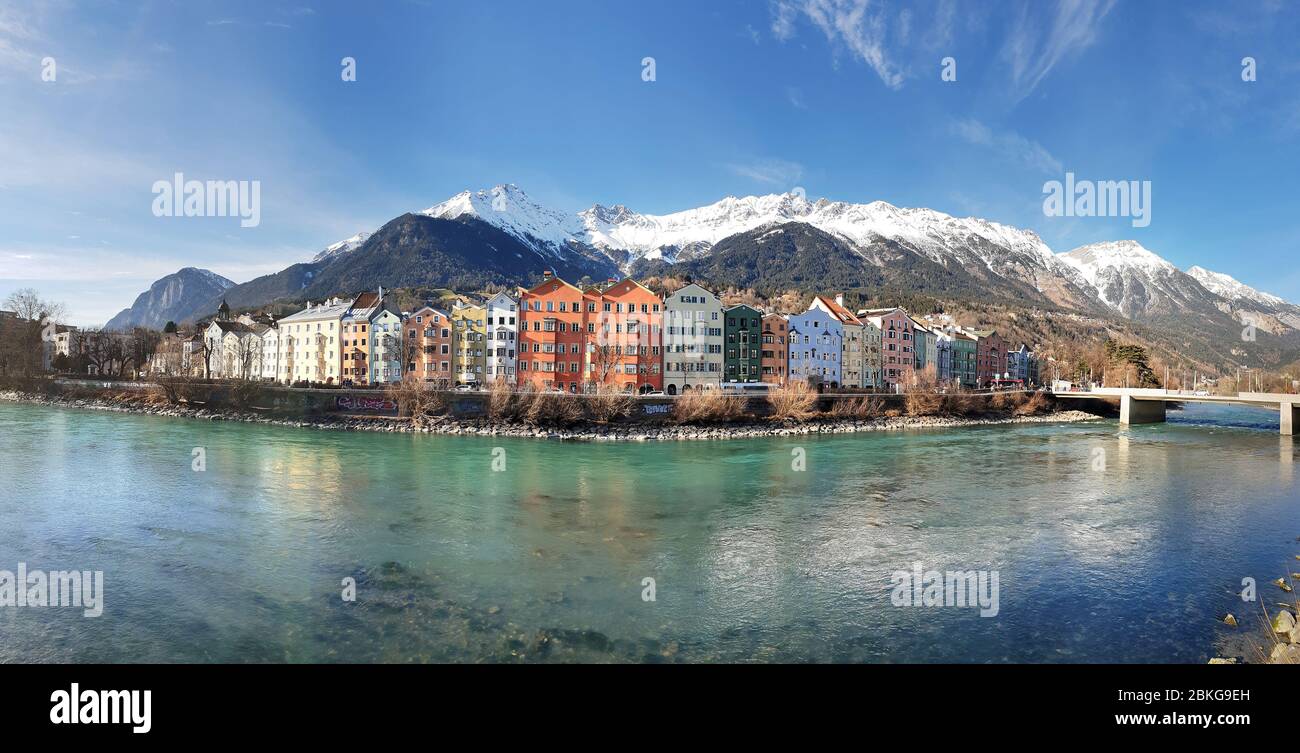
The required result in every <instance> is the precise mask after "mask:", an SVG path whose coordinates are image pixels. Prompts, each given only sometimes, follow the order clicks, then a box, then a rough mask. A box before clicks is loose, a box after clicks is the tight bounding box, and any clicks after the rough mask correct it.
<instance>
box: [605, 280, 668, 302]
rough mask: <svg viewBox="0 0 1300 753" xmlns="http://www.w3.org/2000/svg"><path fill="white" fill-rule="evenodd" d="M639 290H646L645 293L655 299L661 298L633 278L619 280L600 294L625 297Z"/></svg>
mask: <svg viewBox="0 0 1300 753" xmlns="http://www.w3.org/2000/svg"><path fill="white" fill-rule="evenodd" d="M637 288H640V289H641V290H644V291H645V292H647V293H649V294H650V295H652V296H654V297H655V298H658V297H659V296H657V295H655V292H654V291H653V290H651V289H650V288H647V287H646V286H644V285H642V284H641V283H639V282H637V281H636V280H633V279H632V278H631V277H624V278H623V279H621V280H619V281H618V282H616V283H614V284H613V285H610V286H609V287H607V288H605V289H604V290H602V291H599V292H600V294H601V295H623V294H625V293H630V292H632V291H633V290H636V289H637Z"/></svg>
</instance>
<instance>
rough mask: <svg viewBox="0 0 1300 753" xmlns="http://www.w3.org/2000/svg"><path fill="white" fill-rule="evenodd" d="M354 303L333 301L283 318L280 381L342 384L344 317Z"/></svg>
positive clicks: (308, 305)
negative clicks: (340, 380) (340, 378)
mask: <svg viewBox="0 0 1300 753" xmlns="http://www.w3.org/2000/svg"><path fill="white" fill-rule="evenodd" d="M351 308H352V301H340V300H339V299H338V298H331V299H329V300H326V301H323V302H321V303H318V304H312V303H311V302H310V301H308V303H307V308H305V309H303V310H302V311H299V312H298V313H296V314H291V315H289V316H286V317H285V318H283V319H281V320H280V321H279V322H278V323H277V324H278V328H279V331H280V339H279V347H278V353H277V355H278V358H279V362H280V363H279V373H278V375H277V377H276V381H278V382H284V383H286V384H292V383H293V382H299V381H306V382H324V383H327V384H338V383H339V377H340V370H341V368H342V360H343V359H342V356H341V352H342V351H341V345H340V340H341V335H342V321H343V317H344V316H346V315H347V313H348V311H349V310H350V309H351Z"/></svg>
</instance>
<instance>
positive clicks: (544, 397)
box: [524, 392, 582, 427]
mask: <svg viewBox="0 0 1300 753" xmlns="http://www.w3.org/2000/svg"><path fill="white" fill-rule="evenodd" d="M580 399H581V398H578V397H574V396H572V395H561V394H559V393H555V392H538V393H536V394H535V395H533V396H532V399H531V400H530V401H529V404H528V410H527V412H526V413H525V414H524V420H525V421H527V422H528V423H530V424H532V425H533V426H557V427H563V426H571V425H573V424H575V423H577V422H578V421H581V420H582V404H581V403H580V402H579V400H580Z"/></svg>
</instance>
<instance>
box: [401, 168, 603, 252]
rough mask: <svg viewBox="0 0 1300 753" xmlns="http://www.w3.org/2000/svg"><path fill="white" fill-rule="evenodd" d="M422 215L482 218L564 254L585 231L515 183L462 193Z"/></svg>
mask: <svg viewBox="0 0 1300 753" xmlns="http://www.w3.org/2000/svg"><path fill="white" fill-rule="evenodd" d="M420 214H423V215H427V216H429V217H438V218H441V219H445V220H454V219H460V218H463V217H472V218H475V219H479V220H482V221H484V222H486V223H488V224H489V225H494V226H496V227H498V228H500V229H501V230H504V231H505V232H507V233H509V234H510V235H513V236H514V237H516V238H518V239H519V240H521V241H523V242H525V243H533V244H536V243H540V244H541V245H542V246H543V247H545V248H547V249H548V250H550V251H552V252H554V253H558V254H561V255H562V254H563V252H564V249H565V248H566V247H567V246H568V245H569V243H570V242H572V241H575V240H577V239H578V238H579V237H580V236H581V230H582V225H581V223H580V222H579V221H578V218H577V217H576V216H574V215H571V214H566V213H564V212H560V211H558V210H555V209H550V208H548V207H544V206H542V205H540V204H538V203H536V202H534V201H533V200H532V199H530V198H528V195H527V194H525V193H524V192H523V191H522V190H520V188H519V187H518V186H516V185H514V184H508V185H500V186H495V187H493V188H490V189H487V190H483V191H461V192H460V193H458V194H456V195H455V196H453V197H451V198H450V199H447V200H446V201H444V202H442V203H440V204H434V205H433V206H431V207H429V208H428V209H426V210H424V211H423V212H420Z"/></svg>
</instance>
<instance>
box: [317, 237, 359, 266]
mask: <svg viewBox="0 0 1300 753" xmlns="http://www.w3.org/2000/svg"><path fill="white" fill-rule="evenodd" d="M369 237H370V233H367V232H364V231H363V232H360V233H357V234H356V235H354V236H352V237H351V238H344V239H343V240H341V241H339V242H338V243H333V244H330V245H328V246H326V247H325V249H324V250H323V251H321V252H320V253H319V254H316V255H315V256H313V257H312V261H313V262H321V261H325V260H326V259H331V258H333V257H336V256H342V255H343V254H346V253H348V252H349V251H354V250H356V249H357V248H359V247H360V246H361V244H362V243H365V242H366V239H367V238H369Z"/></svg>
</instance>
